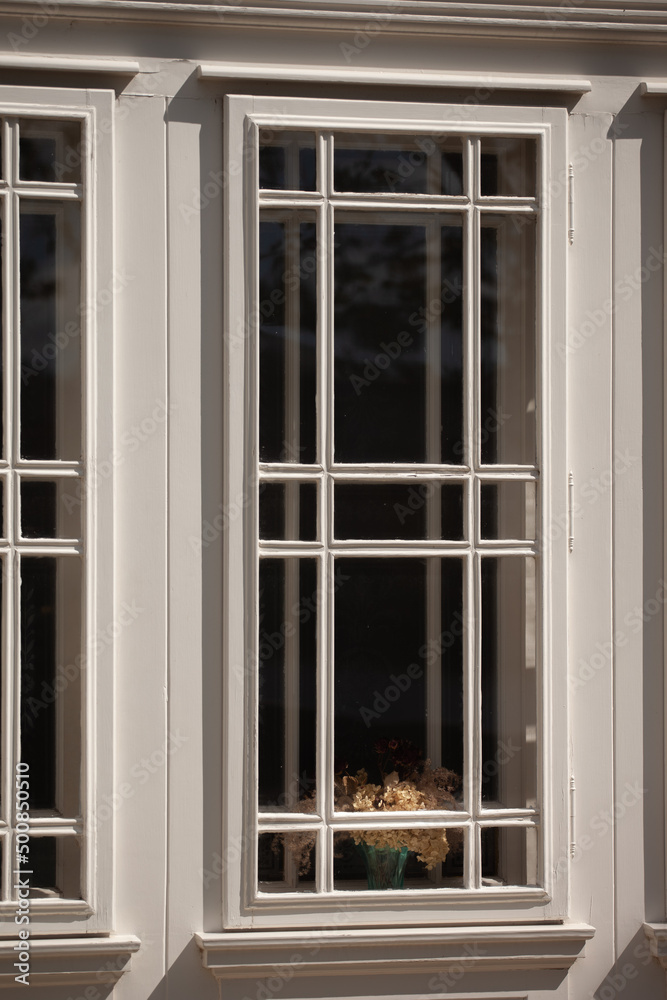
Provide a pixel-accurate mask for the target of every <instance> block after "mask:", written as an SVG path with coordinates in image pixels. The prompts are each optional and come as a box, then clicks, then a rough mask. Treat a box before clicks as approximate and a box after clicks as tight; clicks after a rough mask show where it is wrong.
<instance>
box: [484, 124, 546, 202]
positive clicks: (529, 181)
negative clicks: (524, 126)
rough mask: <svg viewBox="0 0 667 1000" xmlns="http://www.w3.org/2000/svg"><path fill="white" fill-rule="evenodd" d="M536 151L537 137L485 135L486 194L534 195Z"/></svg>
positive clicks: (502, 195) (485, 195)
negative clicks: (522, 137) (520, 137)
mask: <svg viewBox="0 0 667 1000" xmlns="http://www.w3.org/2000/svg"><path fill="white" fill-rule="evenodd" d="M536 153H537V147H536V144H535V140H534V139H519V138H515V137H514V136H509V137H503V138H500V137H496V136H488V137H487V136H484V137H483V138H482V139H481V193H482V195H483V196H484V197H488V196H492V197H493V196H500V197H526V198H532V197H534V196H535V177H536Z"/></svg>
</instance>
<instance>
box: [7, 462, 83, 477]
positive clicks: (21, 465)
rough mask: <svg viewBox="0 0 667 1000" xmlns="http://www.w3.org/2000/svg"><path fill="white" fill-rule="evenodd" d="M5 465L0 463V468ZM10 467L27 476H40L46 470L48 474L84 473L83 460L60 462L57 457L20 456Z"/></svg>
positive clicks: (80, 474)
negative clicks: (36, 457)
mask: <svg viewBox="0 0 667 1000" xmlns="http://www.w3.org/2000/svg"><path fill="white" fill-rule="evenodd" d="M6 465H7V463H6V462H3V463H0V468H2V467H3V466H6ZM12 468H14V469H16V470H17V472H20V473H21V474H22V475H24V476H29V475H31V474H34V475H36V476H42V475H44V473H47V472H48V474H49V475H57V474H60V473H62V474H67V473H72V474H73V475H76V474H78V475H79V476H82V475H83V474H84V465H83V462H67V461H64V462H61V461H58V460H57V459H56V460H49V459H38V460H31V459H26V458H22V459H17V460H16V461H15V462H14V464H13V466H12Z"/></svg>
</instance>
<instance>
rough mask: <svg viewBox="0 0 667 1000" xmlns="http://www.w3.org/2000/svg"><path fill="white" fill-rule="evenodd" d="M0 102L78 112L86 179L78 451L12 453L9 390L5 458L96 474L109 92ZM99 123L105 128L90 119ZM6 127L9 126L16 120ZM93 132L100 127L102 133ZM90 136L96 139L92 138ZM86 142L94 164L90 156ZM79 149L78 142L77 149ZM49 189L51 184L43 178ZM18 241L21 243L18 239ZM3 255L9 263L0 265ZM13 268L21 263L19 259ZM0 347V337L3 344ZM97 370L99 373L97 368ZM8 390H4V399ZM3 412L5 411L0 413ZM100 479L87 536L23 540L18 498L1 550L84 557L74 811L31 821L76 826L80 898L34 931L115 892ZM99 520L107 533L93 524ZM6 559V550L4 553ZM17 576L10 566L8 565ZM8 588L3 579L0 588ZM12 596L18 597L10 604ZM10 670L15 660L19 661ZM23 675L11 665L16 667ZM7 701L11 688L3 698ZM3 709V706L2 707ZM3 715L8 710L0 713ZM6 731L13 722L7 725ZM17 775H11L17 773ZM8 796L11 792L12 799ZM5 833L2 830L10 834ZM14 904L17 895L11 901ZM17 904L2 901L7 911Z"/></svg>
mask: <svg viewBox="0 0 667 1000" xmlns="http://www.w3.org/2000/svg"><path fill="white" fill-rule="evenodd" d="M0 113H1V114H3V115H7V116H24V115H30V116H32V117H41V118H44V119H48V120H50V121H54V120H62V119H69V120H78V121H80V123H81V128H82V136H81V149H82V157H81V169H82V189H84V190H85V191H86V201H85V202H84V206H83V212H82V217H81V259H82V278H81V304H82V308H81V314H80V327H81V329H80V343H81V362H80V363H81V385H82V403H81V408H82V420H81V424H82V454H83V456H84V458H83V461H82V462H60V461H49V462H44V463H42V462H37V461H26V462H24V461H17V456H18V454H19V450H18V446H19V440H18V435H17V432H16V427H17V426H18V424H17V421H18V418H19V417H20V411H19V401H18V394H17V393H14V394H13V412H12V414H11V416H12V418H13V419H12V420H11V421H7V422H6V426H7V428H9V427H11V426H13V427H14V433H12V434H7V441H6V447H7V451H6V452H5V461H4V463H3V465H5V467H7V468H10V467H12V466H13V468H14V469H15V470H16V471H15V473H14V474H13V478H14V479H15V480H17V482H18V475H19V473H20V475H23V474H24V472H25V474H26V475H27V476H39V475H40V474H41V476H42V478H44V477H46V478H48V477H49V476H50V475H51V473H55V474H57V475H62V476H65V477H78V478H81V477H83V475H84V470H86V469H87V470H89V472H90V474H91V476H92V473H93V470H94V469H95V468H96V459H97V458H98V457H99V456H102V457H104V458H106V457H107V456H108V455H110V454H111V453H112V451H113V438H112V425H111V419H110V418H111V414H112V389H113V386H112V373H113V307H112V305H108V306H107V307H106V308H104V309H103V308H101V307H100V305H99V301H98V298H97V297H98V295H99V294H100V292H102V291H104V290H105V289H107V288H108V287H109V284H110V282H111V281H112V274H113V226H112V213H111V198H112V190H113V181H112V169H113V138H112V130H111V128H110V127H109V126H111V125H112V123H113V114H114V98H113V94H112V93H111V92H106V91H92V90H91V91H87V92H86V91H77V90H71V91H67V92H64V91H62V90H56V89H53V90H51V89H47V88H18V87H0ZM99 122H103V123H104V125H105V128H104V130H102V131H100V130H98V129H97V128H96V125H97V123H99ZM9 128H10V130H11V129H14V128H15V125H14V124H13V123H10V124H9ZM98 131H99V135H98V134H97V133H98ZM93 135H96V138H97V141H96V142H95V143H94V144H93V143H92V142H91V141H90V140H91V137H92V136H93ZM93 145H94V146H95V149H94V163H95V165H94V167H93V162H92V161H93ZM84 150H85V152H83V151H84ZM17 162H18V160H17V157H16V156H15V157H10V156H9V150H7V152H6V153H5V166H6V167H8V168H9V170H8V171H5V177H6V179H7V181H8V183H9V184H10V185H11V184H12V182H13V181H14V182H15V181H16V169H15V168H16V165H17ZM19 188H21V197H23V195H24V193H30V194H33V193H35V192H36V189H34V190H32V191H31V190H30V189H28V188H24V187H23V186H22V185H20V184H15V183H14V184H13V188H12V190H13V194H12V196H11V197H12V200H13V201H14V202H16V201H17V199H18V190H19ZM42 188H43V190H44V193H45V192H46V186H45V185H43V186H42ZM71 195H74V196H76V197H77V198H78V197H79V195H78V193H77V192H74V191H70V190H67V189H66V188H65V187H63V186H62V185H57V184H54V192H53V195H52V198H53V199H54V200H57V201H61V200H63V198H66V197H68V196H71ZM17 210H18V207H17V205H16V204H15V205H14V207H13V213H14V229H15V232H17V225H16V223H17V221H18V217H17ZM14 252H16V248H14ZM7 267H8V264H7V262H5V268H6V269H7ZM15 270H16V272H17V271H18V266H16V268H15ZM6 278H7V279H10V280H9V282H8V291H9V296H8V298H9V297H11V298H10V301H11V303H12V306H11V307H10V306H6V307H5V308H6V309H9V310H10V311H9V315H12V313H13V314H14V316H16V308H15V307H16V304H17V302H18V294H19V290H18V279H17V275H16V276H15V277H14V278H12V277H11V275H10V273H9V271H7V270H6ZM17 338H18V328H17V327H15V329H14V330H13V331H11V335H10V336H9V337H8V343H9V347H10V350H9V352H8V363H7V365H6V366H5V371H6V372H7V373H8V374H7V375H6V376H5V377H6V378H10V377H13V378H14V379H15V380H18V384H20V379H19V376H20V370H19V369H18V368H17V365H18V360H19V359H18V355H17V354H16V349H17V347H16V344H15V343H14V342H15V341H16V340H17ZM6 346H7V345H6ZM101 374H103V377H100V376H101ZM11 398H12V394H10V393H7V394H6V400H7V402H6V405H9V401H10V400H11ZM6 416H7V414H6ZM94 485H95V489H92V490H90V491H89V492H88V493H87V494H84V497H83V498H82V500H83V503H82V508H83V510H82V525H81V528H82V532H83V534H82V538H83V539H84V540H85V542H84V543H80V544H72V542H68V541H62V542H61V541H59V540H54V539H48V540H39V539H37V540H35V542H32V541H31V540H27V539H26V540H22V541H18V537H19V536H18V525H17V523H16V521H17V515H18V503H17V504H16V509H15V510H12V509H11V504H10V510H8V519H7V525H8V539H7V545H6V546H3V548H4V549H5V551H8V550H9V549H13V551H14V561H15V563H16V567H18V560H19V559H20V557H21V555H23V554H26V555H51V556H59V555H60V556H62V555H69V556H82V555H85V565H84V568H83V577H82V593H83V594H85V611H84V617H83V618H82V629H83V636H84V644H83V646H82V648H81V651H80V653H81V657H82V660H81V661H80V664H81V668H80V671H79V672H80V683H81V703H82V719H83V731H82V740H81V752H82V758H83V759H82V764H81V815H80V816H76V817H74V816H73V817H63V818H62V819H58V818H55V819H53V820H51V819H50V818H49V817H44V816H39V815H35V817H34V820H35V823H34V829H35V830H36V831H37V830H38V831H39V835H40V836H46V835H57V836H72V837H74V836H80V835H81V834H83V836H82V845H81V859H82V883H81V894H82V899H81V900H77V899H63V900H60V899H34V900H31V911H32V912H31V932H32V933H33V934H38V933H42V934H43V933H45V932H47V931H48V932H50V933H57V934H72V933H82V932H95V931H108V930H109V929H110V928H111V926H112V916H111V901H112V897H111V891H112V877H111V876H112V868H111V861H112V858H113V824H111V823H103V822H100V823H99V825H98V826H96V824H95V822H94V807H95V804H96V803H97V802H100V801H101V800H102V797H103V796H105V795H108V794H109V792H110V791H111V789H112V780H113V774H112V755H111V754H110V753H109V752H108V751H106V752H104V751H103V748H104V747H107V748H108V747H110V746H111V743H112V730H113V715H112V690H113V683H114V679H113V673H114V671H113V664H112V660H113V654H112V651H111V650H110V649H109V648H108V647H107V648H104V649H99V650H95V649H94V646H95V642H94V637H95V634H96V628H97V623H98V622H99V623H100V625H101V627H103V628H104V627H107V625H108V624H109V623H111V622H113V620H114V603H113V513H112V497H113V475H110V476H108V477H106V478H104V477H96V481H95V483H94ZM98 526H99V527H100V529H102V533H101V534H100V533H98ZM7 558H9V556H7ZM15 575H16V570H15ZM6 589H7V590H9V588H6ZM5 602H6V603H5V610H6V611H7V612H8V615H9V617H8V619H7V625H6V626H5V634H4V645H5V652H6V655H9V656H18V650H17V649H16V647H17V644H18V643H17V637H18V635H19V634H20V633H19V632H18V583H16V586H15V587H14V592H13V593H11V594H7V595H6V596H5ZM7 602H10V605H11V602H13V604H14V607H13V609H12V608H11V606H8V604H7ZM15 669H18V664H17V666H16V668H15ZM17 676H18V675H17ZM7 694H8V695H9V698H10V699H11V701H12V702H13V703H14V704H13V706H12V711H13V712H14V714H15V717H18V716H17V715H16V712H17V711H18V705H17V703H16V702H17V696H18V692H17V691H16V690H12V686H11V684H8V685H7ZM8 700H9V699H8ZM5 712H6V709H5ZM5 722H6V720H5ZM6 731H8V730H6ZM13 744H14V745H13V752H12V754H11V755H10V758H11V759H10V760H8V761H7V762H6V764H5V767H6V768H7V767H9V768H11V767H13V761H15V760H19V759H20V758H19V753H20V748H19V745H18V734H14V737H13ZM12 784H13V780H12ZM10 805H11V802H10V801H9V797H8V801H7V808H9V806H10ZM7 843H8V844H9V840H7ZM5 861H6V862H7V864H6V870H7V872H8V877H6V879H5V883H6V884H5V892H8V891H9V888H10V885H11V868H12V865H11V859H10V857H9V855H6V857H5ZM13 906H14V907H15V904H13ZM8 907H9V908H10V909H11V907H12V904H8V903H3V904H0V909H1V910H2V912H3V913H4V912H5V911H6V910H7V909H8ZM13 934H15V925H14V924H13V921H6V922H3V924H2V926H1V927H0V938H5V937H7V936H11V935H13Z"/></svg>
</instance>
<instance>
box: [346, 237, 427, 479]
mask: <svg viewBox="0 0 667 1000" xmlns="http://www.w3.org/2000/svg"><path fill="white" fill-rule="evenodd" d="M334 238H335V246H336V249H335V263H334V269H335V275H334V292H335V296H334V324H335V328H334V350H335V402H334V410H335V413H334V425H335V458H336V461H337V462H367V461H368V462H421V461H423V460H424V457H425V389H426V337H425V333H424V330H423V326H424V324H423V322H420V313H419V310H420V308H424V306H425V301H426V230H425V228H424V227H423V226H412V225H380V224H378V225H374V224H369V223H362V224H356V223H355V224H352V223H348V222H338V223H337V224H336V227H335V237H334Z"/></svg>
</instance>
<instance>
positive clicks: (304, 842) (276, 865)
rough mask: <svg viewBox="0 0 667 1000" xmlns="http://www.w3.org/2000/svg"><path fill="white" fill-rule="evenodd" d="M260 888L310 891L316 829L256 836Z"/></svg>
mask: <svg viewBox="0 0 667 1000" xmlns="http://www.w3.org/2000/svg"><path fill="white" fill-rule="evenodd" d="M257 846H258V872H257V875H258V881H259V890H260V892H314V891H315V872H316V868H317V859H316V854H317V833H316V832H315V831H310V830H301V831H296V832H294V833H260V835H259V839H258V845H257Z"/></svg>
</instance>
